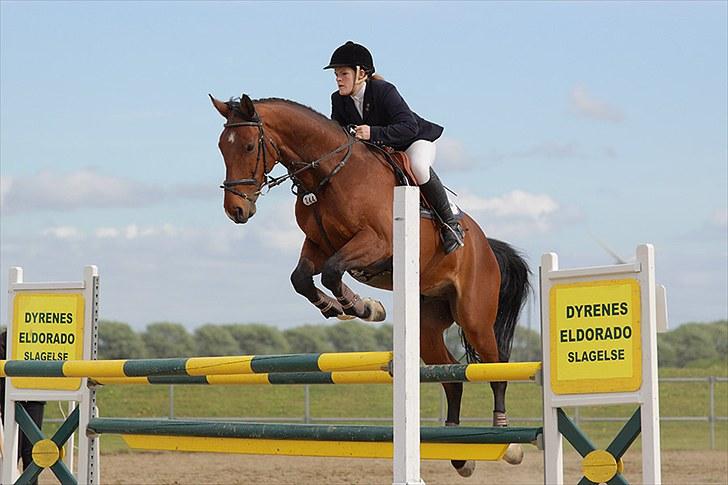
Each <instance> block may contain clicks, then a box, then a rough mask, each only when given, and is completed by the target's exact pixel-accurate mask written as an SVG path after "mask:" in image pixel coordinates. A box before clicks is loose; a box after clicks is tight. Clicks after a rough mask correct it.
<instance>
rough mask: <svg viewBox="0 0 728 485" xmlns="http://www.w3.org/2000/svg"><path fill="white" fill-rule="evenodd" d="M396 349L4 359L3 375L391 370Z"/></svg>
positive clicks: (0, 367) (0, 365)
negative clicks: (181, 356)
mask: <svg viewBox="0 0 728 485" xmlns="http://www.w3.org/2000/svg"><path fill="white" fill-rule="evenodd" d="M391 360H392V352H344V353H320V354H290V355H263V356H256V355H242V356H227V357H190V358H178V359H128V360H65V361H63V360H56V361H40V360H0V377H97V378H111V377H149V376H214V375H217V376H220V375H231V374H259V373H275V372H332V371H337V372H338V371H346V372H353V371H370V370H380V371H381V370H387V369H388V368H389V366H390V362H391Z"/></svg>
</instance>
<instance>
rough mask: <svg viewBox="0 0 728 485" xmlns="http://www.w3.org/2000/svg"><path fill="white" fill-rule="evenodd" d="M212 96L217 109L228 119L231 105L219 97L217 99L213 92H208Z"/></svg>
mask: <svg viewBox="0 0 728 485" xmlns="http://www.w3.org/2000/svg"><path fill="white" fill-rule="evenodd" d="M208 96H209V97H210V100H211V101H212V105H213V106H214V107H215V109H216V110H217V111H218V112H219V113H220V114H221V115H222V117H223V118H225V119H228V117H229V116H230V106H229V105H228V104H227V103H225V102H223V101H220V100H219V99H215V98H214V97H213V96H212V94H208Z"/></svg>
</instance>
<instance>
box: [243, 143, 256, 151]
mask: <svg viewBox="0 0 728 485" xmlns="http://www.w3.org/2000/svg"><path fill="white" fill-rule="evenodd" d="M253 148H255V145H253V144H252V143H248V145H247V146H246V147H245V149H246V150H247V151H249V152H252V151H253Z"/></svg>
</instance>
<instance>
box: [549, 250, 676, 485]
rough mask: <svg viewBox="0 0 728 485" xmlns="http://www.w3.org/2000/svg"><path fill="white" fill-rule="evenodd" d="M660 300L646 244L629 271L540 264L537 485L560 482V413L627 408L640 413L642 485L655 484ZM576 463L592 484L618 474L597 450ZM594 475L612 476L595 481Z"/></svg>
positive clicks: (662, 324)
mask: <svg viewBox="0 0 728 485" xmlns="http://www.w3.org/2000/svg"><path fill="white" fill-rule="evenodd" d="M665 295H666V294H665V289H664V287H662V286H659V285H656V284H655V252H654V248H653V246H652V245H651V244H643V245H640V246H639V247H638V248H637V251H636V261H635V262H634V263H629V264H618V265H613V266H596V267H590V268H577V269H561V268H559V260H558V257H557V255H556V254H555V253H547V254H544V255H543V257H542V258H541V335H542V339H543V415H544V440H545V443H544V483H548V484H562V483H563V481H564V476H563V451H562V450H563V445H562V435H561V433H560V429H559V428H560V427H559V417H558V413H559V412H560V411H559V410H560V408H564V407H571V406H592V405H599V406H603V405H614V404H631V403H634V404H638V405H639V409H640V433H641V435H642V481H643V483H650V484H659V483H661V482H662V477H661V473H660V472H661V470H660V411H659V399H658V397H659V396H658V383H657V332H664V331H666V330H667V303H666V296H665ZM605 457H606V459H607V460H606V461H603V460H602V459H603V458H605ZM584 458H585V459H584V461H583V463H582V469H583V470H586V471H587V472H591V470H594V472H593V475H590V474H588V473H585V476H586V477H587V478H589V477H591V478H590V479H591V481H592V482H602V481H606V480H609V478H606V477H611V475H610V474H611V473H614V472H616V471H617V470H618V463H617V462H616V461H614V457H610V456H608V455H607V454H606V453H605V452H604V450H594V451H593V452H590V453H589V454H588V455H587V456H585V457H584ZM599 460H602V461H601V462H600V461H599ZM600 467H601V469H602V470H609V469H613V470H612V471H610V472H609V473H608V474H607V476H606V477H605V478H604V479H598V478H595V477H598V476H599V475H600V474H601V473H602V472H601V471H599V468H600ZM592 478H593V479H592ZM610 483H611V482H610Z"/></svg>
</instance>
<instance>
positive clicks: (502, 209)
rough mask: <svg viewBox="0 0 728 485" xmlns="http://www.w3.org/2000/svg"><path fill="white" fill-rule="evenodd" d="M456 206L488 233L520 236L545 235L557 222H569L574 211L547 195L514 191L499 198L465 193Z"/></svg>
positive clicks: (500, 236) (494, 235)
mask: <svg viewBox="0 0 728 485" xmlns="http://www.w3.org/2000/svg"><path fill="white" fill-rule="evenodd" d="M457 202H458V205H459V206H461V207H462V208H463V209H464V210H465V211H466V212H468V213H469V214H470V215H471V216H472V217H473V218H475V219H476V220H477V221H478V223H479V224H480V225H481V227H483V229H484V230H485V231H486V233H487V234H488V236H491V237H497V238H499V239H501V238H504V239H519V238H525V237H528V236H531V235H534V234H545V233H548V232H550V231H552V230H553V229H554V227H555V226H556V225H557V224H558V223H559V222H561V223H569V221H570V219H573V218H574V217H573V214H569V213H568V211H565V210H564V209H562V208H561V206H560V205H559V203H558V202H557V201H556V200H555V199H554V198H552V197H551V196H550V195H547V194H533V193H530V192H526V191H523V190H513V191H511V192H508V193H506V194H503V195H501V196H498V197H480V196H478V195H475V194H472V193H468V192H464V193H462V194H461V195H460V196H459V197H458V201H457Z"/></svg>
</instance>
